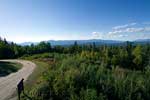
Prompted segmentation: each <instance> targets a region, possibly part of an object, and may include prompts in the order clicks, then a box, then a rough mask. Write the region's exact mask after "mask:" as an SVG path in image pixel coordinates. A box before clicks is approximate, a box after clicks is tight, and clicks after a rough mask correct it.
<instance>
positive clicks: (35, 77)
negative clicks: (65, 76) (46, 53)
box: [25, 60, 50, 91]
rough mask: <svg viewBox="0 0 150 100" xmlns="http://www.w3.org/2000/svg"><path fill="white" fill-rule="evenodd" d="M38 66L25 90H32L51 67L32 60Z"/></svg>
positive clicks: (27, 82) (29, 78)
mask: <svg viewBox="0 0 150 100" xmlns="http://www.w3.org/2000/svg"><path fill="white" fill-rule="evenodd" d="M32 61H33V62H34V63H35V64H36V68H35V69H34V71H33V73H32V74H31V75H30V76H29V77H28V79H27V80H26V82H25V90H27V91H28V90H30V89H31V87H33V86H34V85H35V84H36V83H38V81H40V80H39V79H40V76H41V75H42V74H43V73H44V72H45V71H46V70H47V69H48V67H49V66H50V65H49V64H47V63H46V62H42V61H38V60H32Z"/></svg>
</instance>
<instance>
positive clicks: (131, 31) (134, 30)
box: [108, 27, 150, 35]
mask: <svg viewBox="0 0 150 100" xmlns="http://www.w3.org/2000/svg"><path fill="white" fill-rule="evenodd" d="M134 32H150V27H140V28H125V29H120V30H114V31H111V32H108V35H114V34H119V33H134Z"/></svg>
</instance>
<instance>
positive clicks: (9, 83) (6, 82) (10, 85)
mask: <svg viewBox="0 0 150 100" xmlns="http://www.w3.org/2000/svg"><path fill="white" fill-rule="evenodd" d="M0 61H8V62H16V63H21V64H22V65H23V66H22V68H21V69H20V70H19V71H18V72H16V73H12V74H9V75H8V76H6V77H0V100H8V98H10V97H11V95H12V94H13V93H14V92H15V91H16V86H17V84H18V82H19V81H20V80H21V79H22V78H24V79H25V80H27V78H28V76H29V75H30V74H31V73H32V72H33V70H34V68H35V67H36V65H35V64H34V63H33V62H31V61H26V60H0Z"/></svg>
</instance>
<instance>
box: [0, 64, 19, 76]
mask: <svg viewBox="0 0 150 100" xmlns="http://www.w3.org/2000/svg"><path fill="white" fill-rule="evenodd" d="M21 67H22V64H20V63H12V62H4V61H0V77H3V76H7V75H9V74H11V73H14V72H17V71H18V70H19V69H20V68H21Z"/></svg>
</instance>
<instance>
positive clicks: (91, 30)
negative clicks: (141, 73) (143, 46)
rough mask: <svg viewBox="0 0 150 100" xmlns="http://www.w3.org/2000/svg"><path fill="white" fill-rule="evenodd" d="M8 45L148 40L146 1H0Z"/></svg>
mask: <svg viewBox="0 0 150 100" xmlns="http://www.w3.org/2000/svg"><path fill="white" fill-rule="evenodd" d="M0 36H1V37H5V38H6V39H7V40H9V41H14V42H17V43H19V42H27V41H32V42H36V41H42V40H72V39H76V40H81V39H111V40H135V39H149V38H150V0H0Z"/></svg>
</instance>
